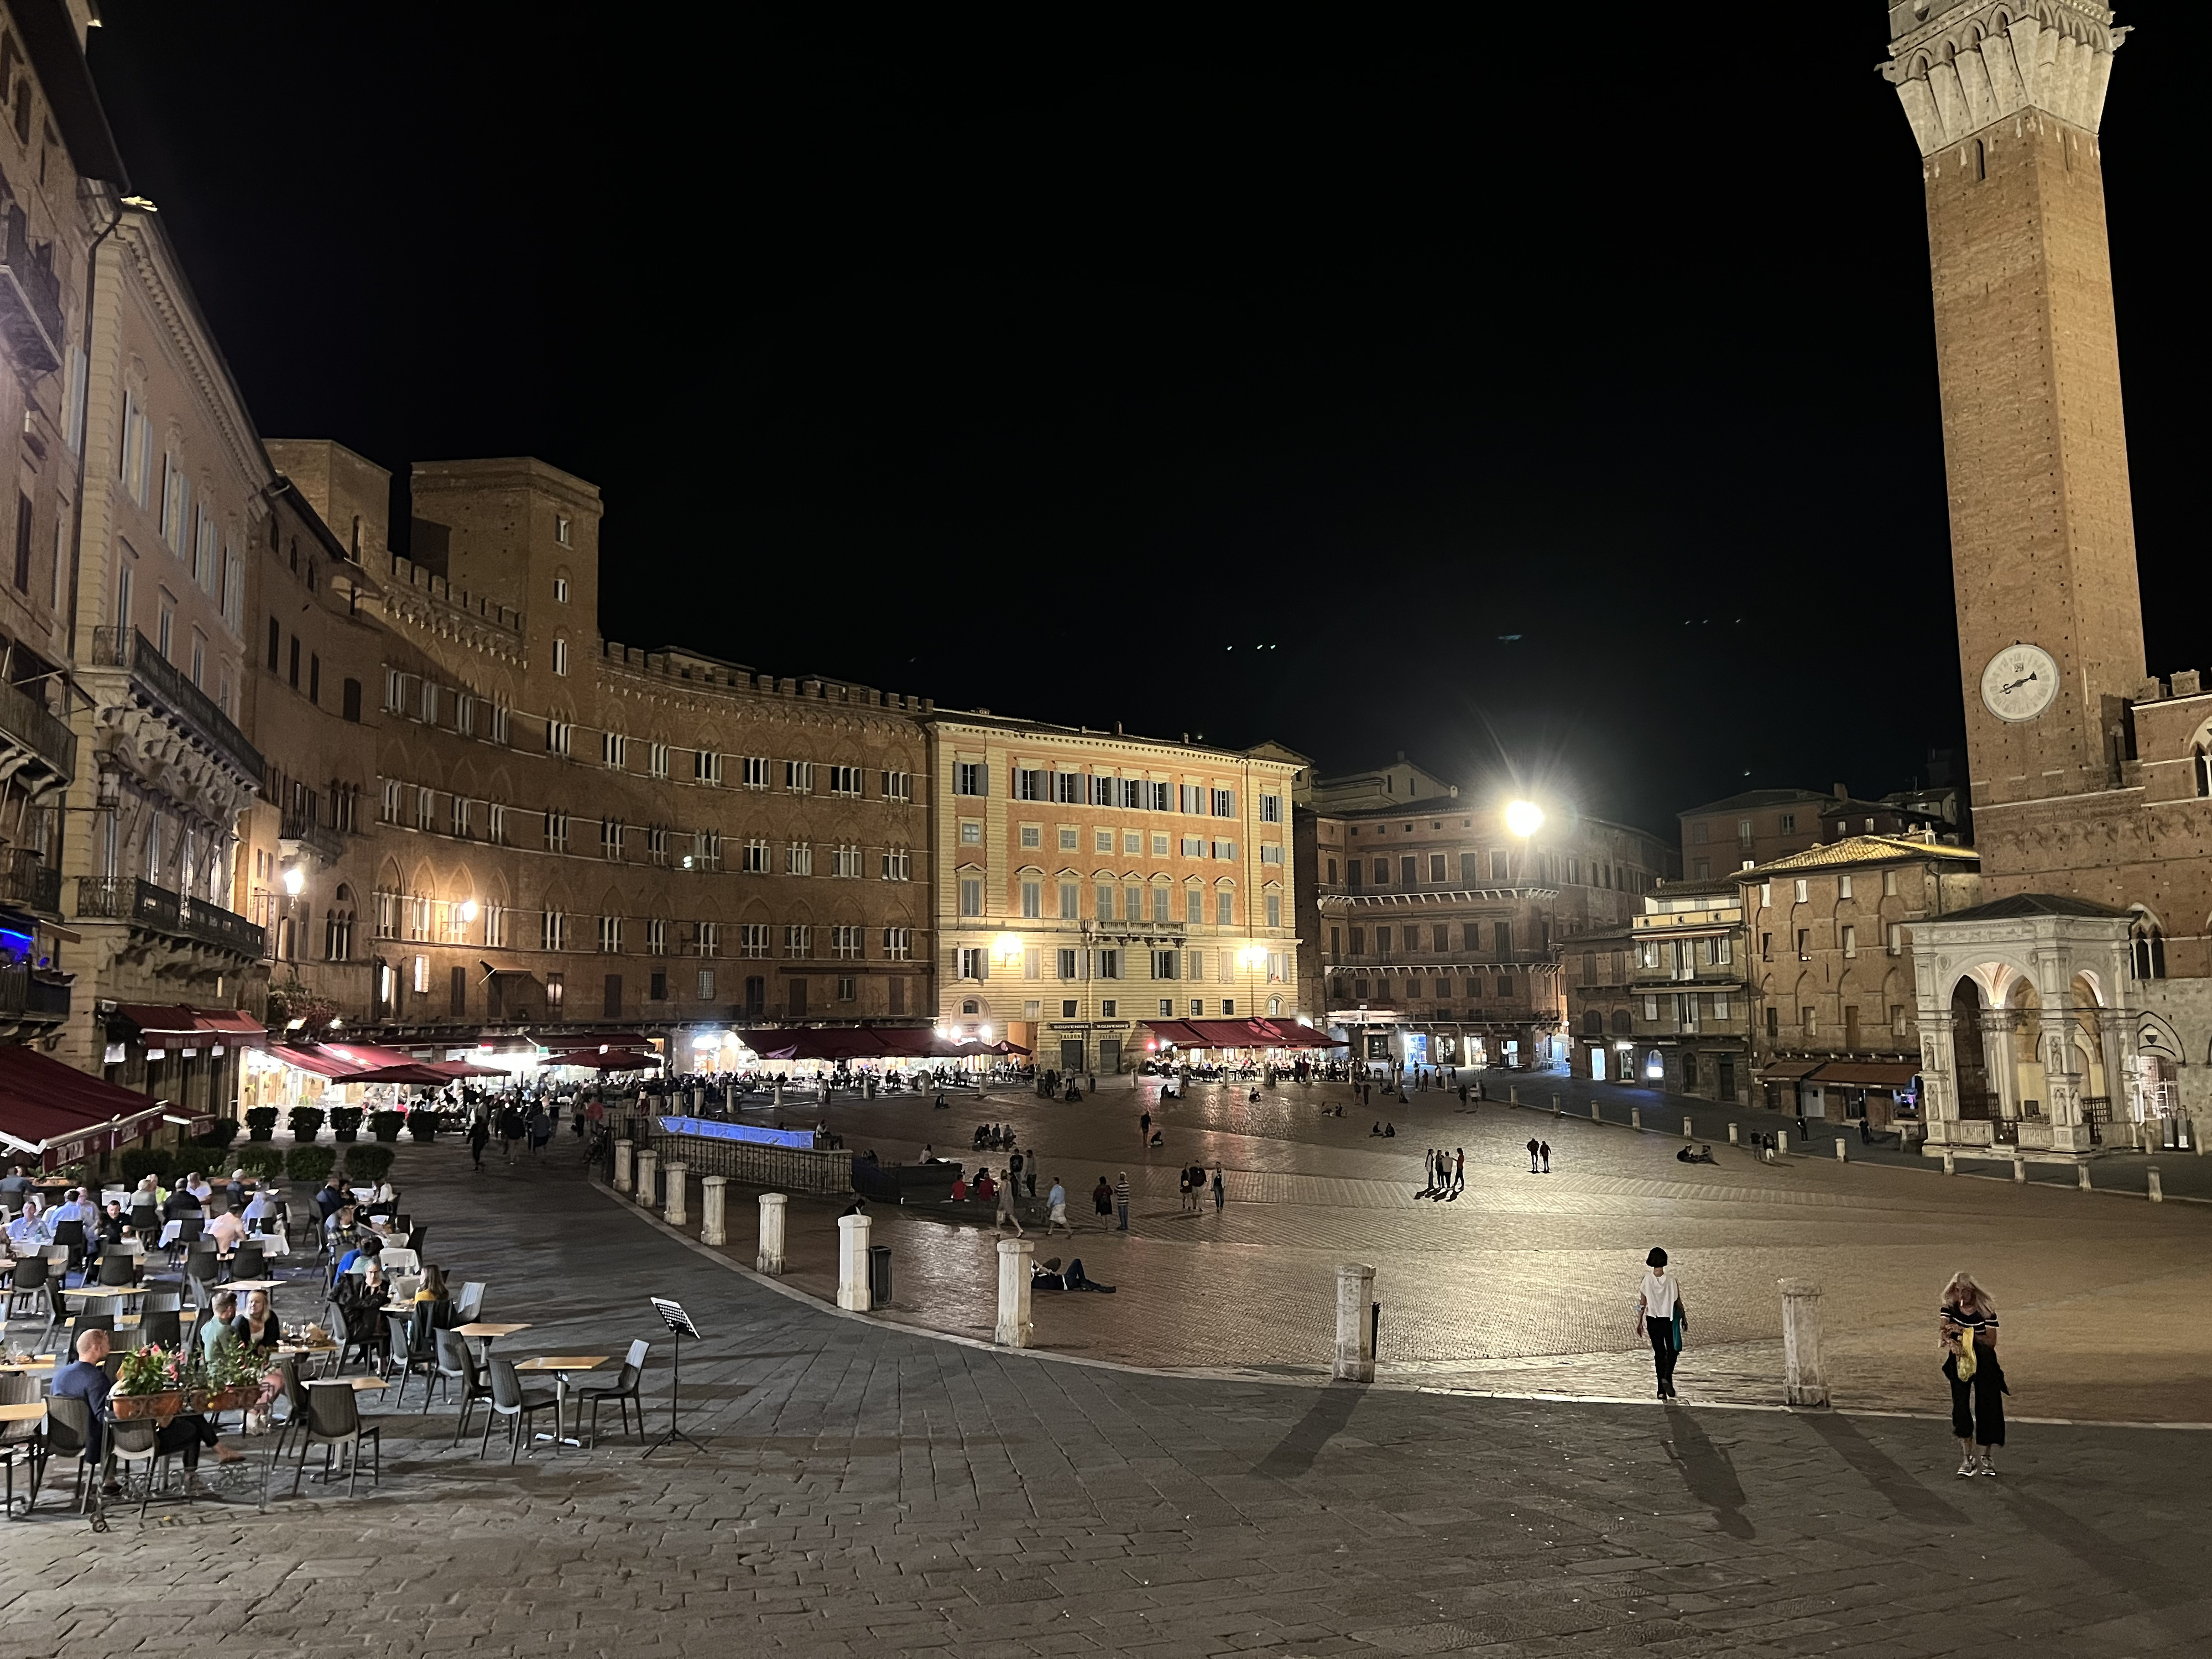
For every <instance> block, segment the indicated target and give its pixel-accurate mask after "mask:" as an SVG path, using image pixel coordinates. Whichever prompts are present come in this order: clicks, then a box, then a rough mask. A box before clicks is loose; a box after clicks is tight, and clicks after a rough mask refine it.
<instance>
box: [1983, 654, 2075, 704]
mask: <svg viewBox="0 0 2212 1659" xmlns="http://www.w3.org/2000/svg"><path fill="white" fill-rule="evenodd" d="M2057 695H2058V665H2057V663H2056V662H2055V661H2053V660H2052V659H2051V653H2049V652H2048V651H2045V649H2044V648H2043V647H2041V646H2039V645H2020V644H2015V645H2008V646H2007V647H2005V648H2004V649H2003V650H2002V651H2000V652H1998V653H1996V656H1994V657H1991V658H1990V665H1989V666H1988V667H1987V668H1984V670H1982V701H1983V702H1984V703H1986V704H1988V705H1989V710H1990V713H1991V714H1995V715H1996V717H1997V718H1998V719H1999V720H2033V719H2034V718H2035V717H2036V716H2037V715H2038V714H2041V713H2042V712H2043V711H2044V710H2045V709H2046V708H2050V707H2051V699H2052V698H2053V697H2055V696H2057Z"/></svg>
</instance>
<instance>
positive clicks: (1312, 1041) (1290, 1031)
mask: <svg viewBox="0 0 2212 1659" xmlns="http://www.w3.org/2000/svg"><path fill="white" fill-rule="evenodd" d="M1261 1023H1262V1024H1266V1025H1267V1028H1268V1029H1269V1030H1272V1031H1273V1032H1274V1033H1275V1038H1276V1041H1277V1042H1279V1044H1280V1045H1281V1046H1282V1047H1284V1048H1345V1047H1346V1046H1348V1045H1347V1044H1346V1042H1345V1040H1344V1039H1343V1038H1342V1037H1333V1036H1330V1035H1329V1034H1328V1032H1326V1031H1322V1030H1316V1029H1315V1028H1314V1027H1313V1026H1310V1025H1301V1024H1298V1023H1297V1021H1296V1020H1294V1019H1271V1020H1267V1021H1263V1022H1261Z"/></svg>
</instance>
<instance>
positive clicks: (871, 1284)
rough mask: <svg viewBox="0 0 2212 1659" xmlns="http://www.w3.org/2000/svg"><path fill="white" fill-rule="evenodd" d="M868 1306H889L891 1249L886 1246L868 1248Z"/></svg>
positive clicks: (875, 1245) (879, 1245)
mask: <svg viewBox="0 0 2212 1659" xmlns="http://www.w3.org/2000/svg"><path fill="white" fill-rule="evenodd" d="M868 1305H869V1306H870V1307H871V1308H888V1307H890V1305H891V1247H890V1245H888V1244H871V1245H869V1246H868Z"/></svg>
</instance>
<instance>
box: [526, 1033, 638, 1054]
mask: <svg viewBox="0 0 2212 1659" xmlns="http://www.w3.org/2000/svg"><path fill="white" fill-rule="evenodd" d="M538 1041H539V1042H542V1043H544V1045H545V1046H546V1047H547V1048H552V1049H556V1050H559V1051H561V1052H563V1053H568V1054H574V1053H576V1052H578V1051H579V1050H581V1049H585V1048H646V1049H649V1048H652V1047H653V1038H651V1037H649V1036H646V1035H645V1033H644V1032H642V1031H593V1030H578V1031H570V1032H568V1033H567V1034H565V1035H563V1036H548V1035H546V1034H545V1033H544V1032H540V1033H539V1034H538Z"/></svg>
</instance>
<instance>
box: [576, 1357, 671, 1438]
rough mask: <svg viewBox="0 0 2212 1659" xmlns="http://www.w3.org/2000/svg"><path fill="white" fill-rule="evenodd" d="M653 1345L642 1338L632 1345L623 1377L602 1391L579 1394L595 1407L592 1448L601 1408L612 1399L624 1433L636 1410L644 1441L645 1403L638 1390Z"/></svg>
mask: <svg viewBox="0 0 2212 1659" xmlns="http://www.w3.org/2000/svg"><path fill="white" fill-rule="evenodd" d="M652 1348H653V1344H652V1343H650V1342H647V1340H645V1339H644V1338H642V1337H640V1338H639V1339H638V1340H636V1341H635V1342H633V1343H631V1344H630V1345H629V1358H627V1359H625V1360H623V1368H622V1375H621V1376H618V1377H617V1378H616V1379H615V1380H614V1382H613V1383H611V1384H609V1385H607V1386H605V1387H602V1388H597V1389H584V1390H582V1392H581V1393H580V1395H578V1398H579V1399H580V1400H581V1401H588V1402H589V1403H590V1405H591V1407H592V1417H591V1421H592V1437H591V1443H592V1445H594V1446H596V1445H598V1444H599V1407H600V1406H601V1405H602V1404H603V1403H604V1402H605V1401H610V1400H611V1401H614V1403H615V1407H616V1409H617V1411H619V1412H620V1413H622V1425H623V1433H624V1434H628V1433H629V1408H630V1407H632V1406H635V1407H637V1437H638V1438H639V1439H641V1440H642V1439H644V1438H645V1401H644V1399H643V1397H642V1396H641V1395H640V1394H639V1393H638V1389H639V1387H640V1385H641V1384H642V1383H644V1381H645V1356H646V1355H647V1353H648V1352H651V1351H652Z"/></svg>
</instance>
